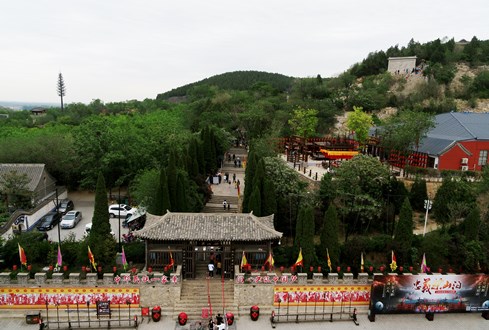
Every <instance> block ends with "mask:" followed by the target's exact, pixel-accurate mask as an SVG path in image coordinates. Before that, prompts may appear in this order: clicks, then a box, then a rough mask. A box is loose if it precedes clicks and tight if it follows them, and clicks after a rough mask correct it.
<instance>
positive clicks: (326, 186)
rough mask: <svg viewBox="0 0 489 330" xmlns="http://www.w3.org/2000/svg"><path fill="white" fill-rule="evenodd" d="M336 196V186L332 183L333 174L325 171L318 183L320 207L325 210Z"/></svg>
mask: <svg viewBox="0 0 489 330" xmlns="http://www.w3.org/2000/svg"><path fill="white" fill-rule="evenodd" d="M335 196H336V187H335V185H334V183H333V175H332V174H331V173H325V174H324V175H323V177H322V178H321V182H320V183H319V198H320V199H321V209H322V210H323V212H324V211H326V210H327V208H328V207H329V205H330V204H331V203H332V202H333V200H334V198H335Z"/></svg>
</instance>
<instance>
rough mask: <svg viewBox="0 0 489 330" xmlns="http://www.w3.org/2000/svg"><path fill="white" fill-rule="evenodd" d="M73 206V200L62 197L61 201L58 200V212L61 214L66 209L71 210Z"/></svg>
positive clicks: (65, 211) (64, 212)
mask: <svg viewBox="0 0 489 330" xmlns="http://www.w3.org/2000/svg"><path fill="white" fill-rule="evenodd" d="M74 208H75V205H74V204H73V201H71V200H70V199H63V200H62V201H61V202H59V209H58V210H59V213H61V214H66V213H67V212H68V211H71V210H73V209H74Z"/></svg>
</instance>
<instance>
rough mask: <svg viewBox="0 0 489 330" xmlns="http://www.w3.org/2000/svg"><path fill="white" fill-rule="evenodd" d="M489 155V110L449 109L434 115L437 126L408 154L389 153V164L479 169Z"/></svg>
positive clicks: (448, 168)
mask: <svg viewBox="0 0 489 330" xmlns="http://www.w3.org/2000/svg"><path fill="white" fill-rule="evenodd" d="M380 135H381V134H380ZM488 156H489V113H473V112H449V113H443V114H440V115H437V116H435V127H434V128H432V129H431V130H430V131H428V133H427V134H426V136H425V137H424V138H423V139H421V141H420V143H419V145H418V146H417V148H416V149H415V150H412V151H411V153H410V154H409V155H408V156H407V157H404V156H402V155H400V154H398V153H390V155H389V163H390V164H391V165H394V166H397V167H400V168H404V167H405V166H413V167H421V168H435V169H439V170H458V171H469V170H470V171H480V170H482V169H483V168H484V166H487V164H488Z"/></svg>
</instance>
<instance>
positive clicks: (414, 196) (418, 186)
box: [409, 176, 428, 211]
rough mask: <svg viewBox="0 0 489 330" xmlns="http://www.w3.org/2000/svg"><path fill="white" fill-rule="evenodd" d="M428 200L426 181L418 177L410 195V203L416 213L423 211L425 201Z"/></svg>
mask: <svg viewBox="0 0 489 330" xmlns="http://www.w3.org/2000/svg"><path fill="white" fill-rule="evenodd" d="M427 199H428V189H427V187H426V180H424V179H421V178H420V177H418V176H417V177H416V179H415V180H414V183H413V185H412V187H411V192H410V193H409V201H410V202H411V206H412V207H413V209H415V210H416V211H423V209H424V201H425V200H427Z"/></svg>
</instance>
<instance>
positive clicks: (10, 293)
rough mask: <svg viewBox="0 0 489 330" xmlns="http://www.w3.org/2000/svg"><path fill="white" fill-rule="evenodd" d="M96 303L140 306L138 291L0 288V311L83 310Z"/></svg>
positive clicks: (130, 289) (117, 289) (73, 288)
mask: <svg viewBox="0 0 489 330" xmlns="http://www.w3.org/2000/svg"><path fill="white" fill-rule="evenodd" d="M97 301H110V303H111V305H113V306H114V305H119V304H120V305H121V307H131V308H132V307H139V301H140V296H139V289H136V288H134V289H133V288H129V289H127V288H76V287H67V288H1V289H0V309H1V308H16V307H17V308H31V307H32V308H37V309H41V308H46V303H47V304H48V306H49V308H55V307H56V305H58V306H60V308H66V306H69V307H70V308H74V307H76V306H77V303H78V307H79V308H86V307H87V302H88V304H89V305H90V306H92V307H94V308H95V305H96V303H97Z"/></svg>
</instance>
